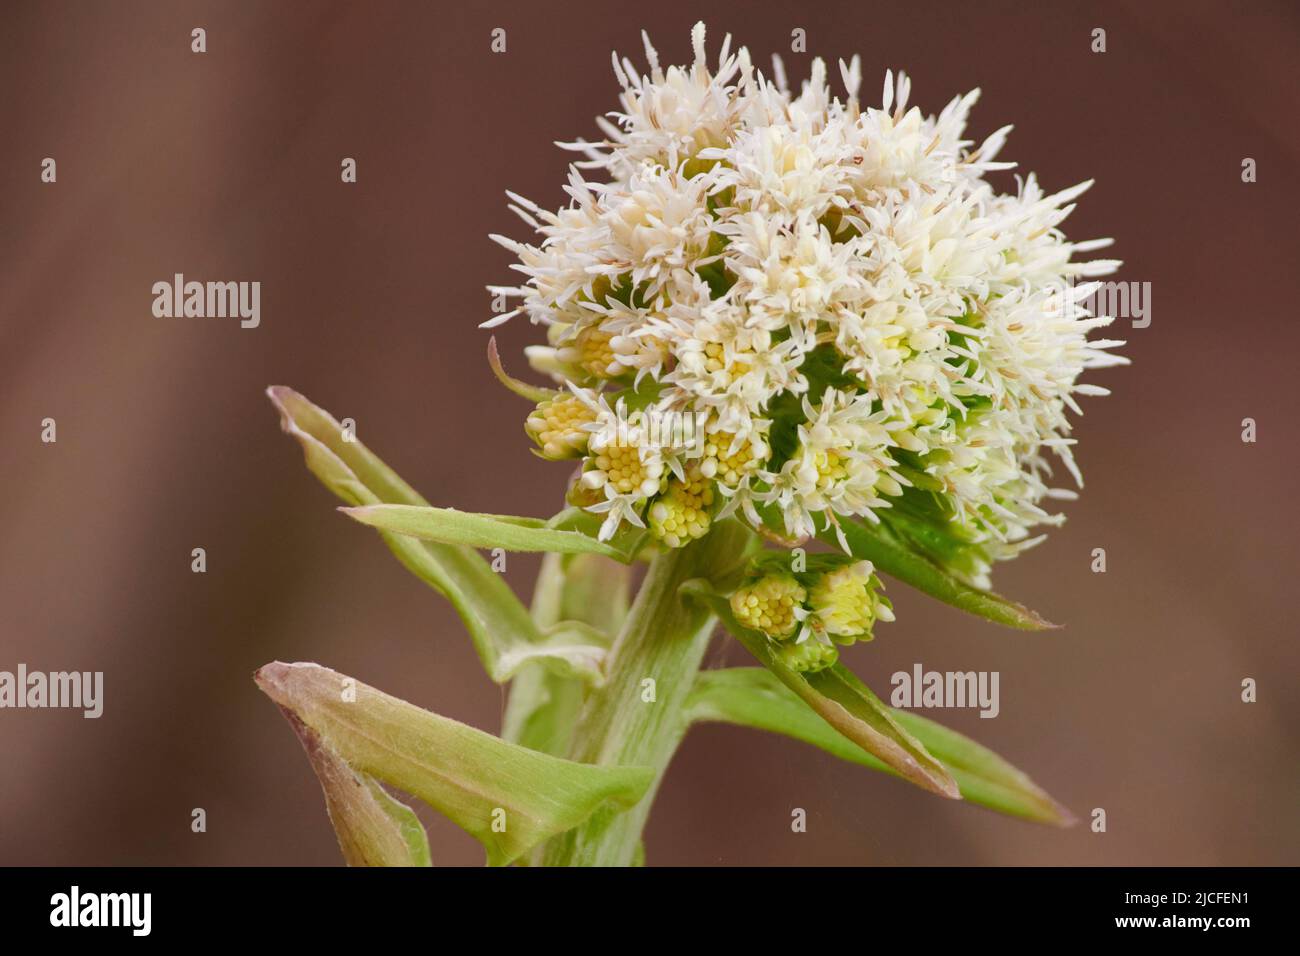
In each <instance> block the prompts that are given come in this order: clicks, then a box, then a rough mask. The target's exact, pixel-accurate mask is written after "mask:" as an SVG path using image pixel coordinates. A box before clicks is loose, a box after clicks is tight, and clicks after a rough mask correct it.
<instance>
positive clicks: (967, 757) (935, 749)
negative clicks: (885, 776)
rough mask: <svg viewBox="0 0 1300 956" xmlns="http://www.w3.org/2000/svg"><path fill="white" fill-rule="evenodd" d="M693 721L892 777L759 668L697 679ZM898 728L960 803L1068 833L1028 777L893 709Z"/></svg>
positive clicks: (1070, 819)
mask: <svg viewBox="0 0 1300 956" xmlns="http://www.w3.org/2000/svg"><path fill="white" fill-rule="evenodd" d="M688 706H689V714H690V719H691V720H692V721H720V722H723V723H729V724H735V725H737V726H741V727H754V728H756V729H758V730H766V731H769V732H771V733H777V734H783V735H785V736H787V737H793V738H794V739H796V740H801V741H803V742H804V743H807V744H811V745H812V746H814V747H819V748H821V749H822V750H825V751H826V752H827V753H830V754H833V755H834V756H836V757H839V758H840V759H841V760H847V761H850V762H852V763H857V764H861V765H862V766H864V767H870V768H871V769H873V770H883V771H885V772H886V773H890V774H897V771H895V770H894V769H893V768H892V767H889V766H888V765H886V764H885V763H883V762H882V761H880V760H878V759H877V758H875V757H873V756H871V754H869V753H867V752H865V751H864V750H862V748H860V747H858V746H857V745H855V744H854V743H853V742H852V741H850V740H849V739H848V738H846V737H844V736H842V735H840V734H839V733H836V732H835V730H833V729H832V728H831V726H830V725H829V724H827V723H826V721H824V720H822V719H821V718H820V717H819V716H818V715H817V714H816V713H815V712H814V711H813V710H812V709H811V708H809V707H808V705H807V704H805V703H804V702H803V701H802V700H800V699H799V697H798V696H796V695H795V694H794V693H793V692H792V691H791V690H790V689H789V688H788V687H786V686H785V685H784V684H782V683H781V682H780V681H779V680H778V679H777V678H776V677H775V676H774V675H772V674H771V673H769V672H768V671H765V670H763V669H762V668H761V667H736V668H729V669H727V670H718V671H706V672H704V673H702V674H700V675H699V677H698V678H697V680H696V683H695V689H694V691H693V693H692V696H691V700H690V703H689V705H688ZM891 712H892V714H893V716H894V719H895V720H896V721H897V722H898V723H899V724H900V725H902V726H903V727H904V728H905V729H906V730H907V731H908V732H909V733H911V734H912V736H913V737H915V738H916V739H917V740H919V741H920V742H921V743H922V744H924V745H925V748H926V749H927V750H928V751H929V752H930V753H931V754H933V755H934V757H935V758H936V759H938V760H939V761H940V762H941V763H943V765H944V766H945V767H947V768H948V770H949V772H950V773H951V774H952V776H953V779H954V780H956V781H957V787H958V789H959V790H960V791H961V795H962V797H963V798H964V799H966V800H968V801H970V802H971V803H977V804H979V805H980V806H984V807H988V808H989V809H990V810H996V811H997V812H999V813H1005V814H1008V815H1009V816H1013V817H1019V818H1021V819H1024V820H1030V821H1033V822H1035V823H1047V824H1051V825H1053V826H1062V827H1064V826H1071V825H1072V824H1073V823H1075V822H1076V821H1075V818H1074V816H1073V815H1072V814H1071V813H1070V811H1069V810H1067V809H1065V808H1064V807H1063V806H1061V805H1060V804H1059V803H1057V802H1056V801H1055V800H1053V799H1052V798H1051V797H1050V796H1049V795H1048V794H1047V793H1046V792H1045V791H1044V790H1043V789H1042V788H1041V787H1039V786H1038V785H1037V784H1036V783H1034V782H1033V780H1031V779H1030V778H1029V777H1028V776H1027V775H1025V774H1024V773H1022V772H1021V771H1019V770H1017V769H1016V768H1015V767H1014V766H1012V765H1011V764H1009V763H1007V761H1005V760H1003V759H1002V758H1001V757H999V756H998V755H997V754H995V753H994V752H993V751H991V750H989V749H988V748H987V747H983V746H981V745H980V744H978V743H976V742H975V741H973V740H971V739H970V738H969V737H965V736H963V735H962V734H959V733H957V732H956V731H953V730H949V729H948V728H946V727H943V726H942V725H940V724H937V723H935V722H934V721H932V720H928V719H927V718H925V717H921V716H919V715H918V714H913V713H910V712H909V711H905V710H897V709H893V710H892V711H891Z"/></svg>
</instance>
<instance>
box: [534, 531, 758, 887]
mask: <svg viewBox="0 0 1300 956" xmlns="http://www.w3.org/2000/svg"><path fill="white" fill-rule="evenodd" d="M750 537H751V534H750V533H749V532H748V531H747V530H746V529H744V528H742V527H741V526H739V525H738V524H736V523H735V522H724V523H722V524H720V525H719V526H718V527H716V528H715V529H714V530H713V531H712V532H711V533H710V534H709V535H707V536H706V537H704V538H703V539H701V540H699V541H696V542H694V543H692V544H690V545H687V546H686V547H684V548H681V549H678V550H674V551H668V552H665V553H663V554H660V555H658V556H657V557H655V559H654V560H653V562H652V563H651V565H650V570H649V571H648V572H647V574H646V579H645V583H644V584H643V585H642V586H641V590H640V591H639V592H638V594H637V597H636V601H635V602H634V603H633V605H632V609H631V611H630V612H629V614H628V617H627V620H626V622H625V623H624V625H623V628H622V630H621V631H620V633H619V636H618V639H617V641H616V642H615V645H614V648H613V651H612V654H611V662H610V669H609V674H608V678H607V680H606V683H605V686H604V687H603V688H602V689H601V690H600V691H599V692H598V693H595V694H593V695H592V696H591V697H590V698H589V700H588V701H587V704H586V706H585V707H584V708H583V711H582V714H581V716H580V717H579V718H578V725H577V728H576V731H575V734H574V742H573V747H572V749H571V751H570V756H571V757H573V759H575V760H580V761H583V762H584V763H595V764H604V765H622V766H641V767H651V768H652V769H653V770H654V771H655V782H654V784H653V785H652V786H651V788H650V790H649V791H648V792H647V793H646V796H645V797H644V798H643V799H642V800H641V802H640V803H638V804H637V805H636V806H635V807H633V808H632V809H630V810H626V811H623V812H621V813H620V812H618V811H616V810H613V809H610V810H602V811H598V812H597V813H595V814H594V815H593V816H592V817H591V818H590V819H589V820H588V821H587V822H586V823H585V824H583V825H582V826H580V827H578V828H577V829H575V830H572V831H570V832H569V833H566V834H564V835H562V836H560V837H557V838H555V839H554V840H553V841H552V842H551V845H549V846H548V847H547V850H546V855H545V862H546V864H547V865H549V866H628V865H631V864H632V863H633V862H634V861H635V860H636V859H637V855H638V847H639V845H640V842H641V831H642V829H643V828H644V827H645V823H646V819H647V818H648V817H649V815H650V806H651V804H652V803H653V801H654V797H655V794H656V792H657V791H658V789H659V784H660V782H661V781H662V779H663V775H664V771H665V770H667V769H668V764H669V762H670V761H671V760H672V757H673V754H674V753H675V752H676V750H677V746H678V744H680V743H681V739H682V736H683V735H684V734H685V732H686V721H685V713H684V705H685V702H686V699H687V697H688V695H689V694H690V691H691V686H692V684H693V682H694V679H695V675H696V673H697V672H698V671H699V669H700V663H701V662H702V661H703V659H704V652H705V650H706V649H707V648H708V644H709V638H710V637H711V636H712V633H713V628H714V624H715V618H714V617H713V616H712V615H711V614H710V613H709V612H708V610H707V609H706V608H704V607H702V606H700V605H697V604H694V603H690V604H687V603H684V602H683V601H682V600H681V597H680V596H679V594H678V589H679V588H680V587H681V585H682V584H683V583H684V582H685V581H689V580H691V579H692V578H698V577H713V576H715V575H716V574H717V573H718V572H721V571H724V570H726V569H728V568H730V567H732V566H733V565H734V564H735V562H736V559H737V558H738V556H739V555H740V554H741V553H742V552H743V550H744V548H745V546H746V545H747V543H748V541H749V539H750ZM647 681H653V684H648V683H647ZM652 690H653V693H651V691H652Z"/></svg>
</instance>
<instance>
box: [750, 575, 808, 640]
mask: <svg viewBox="0 0 1300 956" xmlns="http://www.w3.org/2000/svg"><path fill="white" fill-rule="evenodd" d="M807 597H808V592H807V591H806V590H804V586H803V585H802V584H800V583H799V582H798V581H796V580H795V578H794V576H793V575H790V574H769V575H765V576H764V577H761V578H759V579H758V580H757V581H754V582H753V583H752V584H750V585H748V586H746V587H742V588H739V589H738V590H737V591H736V592H735V593H734V594H732V595H731V613H732V614H734V615H736V620H737V621H739V622H740V623H741V624H742V625H744V626H745V627H748V628H750V629H751V630H755V631H761V632H762V633H764V634H766V635H767V636H768V637H770V638H773V639H775V640H783V639H785V638H788V637H792V636H794V633H795V632H796V631H797V630H798V628H799V624H800V622H801V620H802V617H803V602H804V601H805V600H806V599H807Z"/></svg>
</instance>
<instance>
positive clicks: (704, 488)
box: [648, 470, 714, 548]
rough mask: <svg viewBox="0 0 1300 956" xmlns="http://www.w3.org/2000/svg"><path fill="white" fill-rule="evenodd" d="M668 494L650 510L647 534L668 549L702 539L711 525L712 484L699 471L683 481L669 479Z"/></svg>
mask: <svg viewBox="0 0 1300 956" xmlns="http://www.w3.org/2000/svg"><path fill="white" fill-rule="evenodd" d="M667 484H668V488H667V490H666V491H665V492H664V493H663V494H662V495H661V496H660V497H659V498H658V499H657V500H656V501H655V503H654V504H652V505H651V506H650V513H649V515H648V517H649V518H650V533H651V534H652V535H654V537H655V538H656V539H657V540H659V541H662V542H663V543H664V544H666V545H667V546H668V547H670V548H680V547H682V546H683V545H686V544H688V543H689V542H691V541H693V540H695V539H696V538H702V537H704V535H705V534H706V533H707V532H708V530H709V525H710V524H711V523H712V520H713V519H712V518H711V517H710V511H711V510H712V507H713V497H714V496H713V482H711V481H709V480H708V479H707V478H705V477H704V476H703V475H701V474H700V473H699V471H698V470H692V471H689V472H687V474H686V480H685V481H679V480H678V479H676V478H670V479H668V483H667Z"/></svg>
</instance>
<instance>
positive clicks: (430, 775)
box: [256, 661, 654, 866]
mask: <svg viewBox="0 0 1300 956" xmlns="http://www.w3.org/2000/svg"><path fill="white" fill-rule="evenodd" d="M256 680H257V684H258V686H259V687H261V689H262V690H263V692H265V693H266V695H267V696H268V697H270V698H271V699H272V700H274V701H275V702H276V703H277V704H279V705H280V706H281V707H282V708H284V709H285V710H288V711H290V712H292V714H293V716H294V717H296V718H297V719H298V720H299V721H301V722H302V723H303V724H304V725H306V726H307V727H309V728H311V730H312V731H314V732H315V733H316V734H318V735H319V736H320V739H321V740H322V741H323V742H324V743H325V744H326V745H327V746H329V748H330V749H331V750H332V751H333V752H334V753H336V754H337V755H338V757H339V758H340V759H342V760H344V761H346V762H347V764H348V765H349V766H351V767H352V768H353V769H355V770H357V771H358V772H361V773H365V774H369V775H370V776H372V777H374V778H376V779H378V780H381V781H383V782H384V783H387V784H389V785H391V786H394V787H397V788H398V789H399V790H403V791H405V792H406V793H409V794H411V795H412V796H415V797H418V798H420V799H421V800H423V801H425V802H426V803H428V804H429V805H430V806H431V807H433V808H434V809H435V810H437V811H438V812H439V813H441V814H443V815H444V816H446V817H447V818H448V819H449V820H451V821H452V822H453V823H455V824H456V825H457V826H459V827H460V828H461V829H463V830H465V831H466V832H467V833H469V834H470V835H471V836H473V837H474V838H475V839H476V840H478V841H479V842H480V843H482V844H483V847H484V849H485V850H486V851H487V857H488V863H489V864H490V865H494V866H497V865H504V864H508V863H511V862H512V861H514V860H516V859H518V858H519V857H521V856H522V855H524V854H525V853H527V852H528V851H529V850H530V849H532V848H533V847H534V846H536V845H538V844H539V843H541V842H542V841H544V840H546V839H548V838H550V837H552V836H555V835H556V834H558V833H563V832H565V831H566V830H570V829H572V828H573V827H575V826H577V825H578V824H580V823H582V822H583V821H584V820H586V819H587V817H589V816H590V815H591V814H592V813H593V812H595V811H596V810H597V809H598V808H600V807H602V806H605V805H607V804H613V805H616V806H618V807H621V808H627V807H631V806H633V805H634V804H636V802H637V801H639V800H640V799H641V797H642V796H644V795H645V793H646V791H647V789H648V788H649V787H650V784H651V782H652V780H653V777H654V773H653V771H651V770H650V769H648V768H645V767H614V766H607V767H596V766H592V765H589V764H580V763H574V762H573V761H570V760H561V759H560V758H558V757H551V756H548V755H546V754H541V753H537V752H536V751H533V750H528V749H526V748H524V747H519V746H516V745H514V744H509V743H506V742H505V741H504V740H501V739H500V738H498V737H494V736H492V735H491V734H488V733H484V732H483V731H481V730H477V729H475V728H473V727H469V726H466V725H465V724H462V723H459V722H457V721H454V720H450V719H448V718H446V717H440V716H438V715H437V714H433V713H430V712H429V711H427V710H422V709H420V708H419V707H416V706H414V705H413V704H408V703H406V702H405V701H402V700H398V699H397V698H395V697H390V696H389V695H388V694H384V693H382V692H380V691H378V690H375V689H374V688H373V687H368V686H367V685H365V684H362V683H360V682H359V681H354V680H352V679H351V678H348V677H345V676H344V675H342V674H338V673H336V672H334V671H332V670H329V669H327V668H324V667H321V666H320V665H318V664H284V663H280V662H278V661H277V662H275V663H272V664H267V665H266V666H265V667H263V668H262V669H261V670H259V671H258V672H257V675H256Z"/></svg>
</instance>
